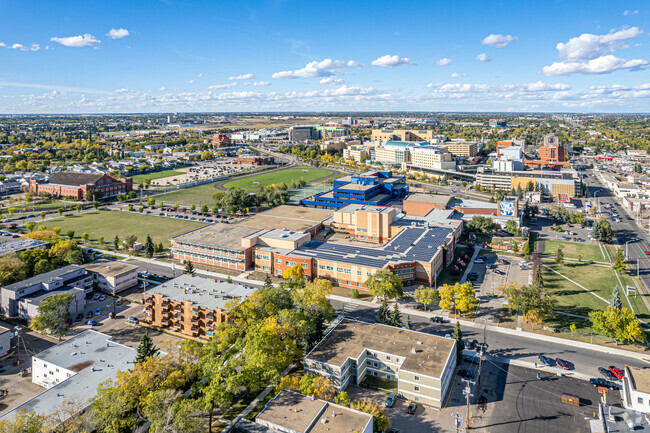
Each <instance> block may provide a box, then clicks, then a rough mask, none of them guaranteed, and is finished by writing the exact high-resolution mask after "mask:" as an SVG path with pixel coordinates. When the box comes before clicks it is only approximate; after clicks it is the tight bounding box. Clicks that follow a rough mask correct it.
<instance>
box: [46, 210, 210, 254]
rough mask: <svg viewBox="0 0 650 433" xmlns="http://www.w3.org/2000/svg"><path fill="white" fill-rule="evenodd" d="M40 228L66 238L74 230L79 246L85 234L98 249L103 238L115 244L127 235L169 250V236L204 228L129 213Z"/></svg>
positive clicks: (65, 219)
mask: <svg viewBox="0 0 650 433" xmlns="http://www.w3.org/2000/svg"><path fill="white" fill-rule="evenodd" d="M40 225H44V226H45V227H46V228H47V229H49V230H51V229H52V228H53V227H61V236H64V237H65V233H66V232H67V231H68V230H74V232H75V240H77V241H78V242H80V243H81V235H82V233H84V232H85V233H88V234H89V235H90V241H89V242H88V245H91V246H98V243H97V238H98V237H99V236H104V239H105V242H106V243H107V244H112V243H113V239H114V238H115V235H118V236H119V238H120V239H121V240H124V238H125V237H126V236H129V235H136V236H137V237H138V242H142V243H144V241H145V240H146V239H147V234H149V235H150V236H151V239H152V240H153V241H154V242H155V243H156V244H158V243H160V242H162V243H163V245H164V246H165V247H169V238H170V237H172V236H175V235H178V234H181V233H183V232H186V231H188V230H192V229H196V228H199V227H203V226H205V224H203V223H199V222H195V221H185V220H178V219H174V218H165V217H158V216H151V215H143V214H140V213H136V212H126V211H114V212H111V211H97V212H87V213H82V214H79V215H72V216H66V217H62V218H56V219H54V220H49V221H46V222H44V223H38V224H37V227H38V226H40Z"/></svg>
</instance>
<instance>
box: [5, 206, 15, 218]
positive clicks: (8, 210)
mask: <svg viewBox="0 0 650 433" xmlns="http://www.w3.org/2000/svg"><path fill="white" fill-rule="evenodd" d="M14 212H16V209H14V208H13V207H10V208H9V209H7V213H8V214H9V216H10V217H12V216H14Z"/></svg>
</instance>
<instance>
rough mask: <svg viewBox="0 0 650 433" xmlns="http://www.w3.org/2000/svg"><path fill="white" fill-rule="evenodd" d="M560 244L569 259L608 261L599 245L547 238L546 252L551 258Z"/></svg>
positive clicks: (545, 243)
mask: <svg viewBox="0 0 650 433" xmlns="http://www.w3.org/2000/svg"><path fill="white" fill-rule="evenodd" d="M559 246H562V250H563V251H564V257H566V258H569V259H578V258H580V256H581V258H582V260H584V261H587V260H592V261H594V262H606V261H607V258H606V257H603V253H602V252H601V250H600V247H599V246H598V245H591V244H584V243H577V242H565V241H558V240H553V239H551V240H547V241H544V254H545V255H546V256H548V257H549V258H554V257H555V253H556V251H557V249H558V247H559Z"/></svg>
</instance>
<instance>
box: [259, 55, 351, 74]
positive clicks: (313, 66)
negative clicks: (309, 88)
mask: <svg viewBox="0 0 650 433" xmlns="http://www.w3.org/2000/svg"><path fill="white" fill-rule="evenodd" d="M344 64H345V63H343V62H342V61H340V60H332V59H325V60H321V61H320V62H316V61H314V62H309V63H307V64H306V65H305V67H304V68H300V69H296V70H295V71H281V72H276V73H274V74H273V75H271V77H273V78H312V77H329V76H330V75H334V72H333V71H332V70H333V69H338V68H342V67H343V65H344Z"/></svg>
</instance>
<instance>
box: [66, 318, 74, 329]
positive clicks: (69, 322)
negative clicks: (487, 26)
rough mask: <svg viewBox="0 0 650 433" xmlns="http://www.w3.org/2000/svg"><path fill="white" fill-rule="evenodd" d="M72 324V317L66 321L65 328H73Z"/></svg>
mask: <svg viewBox="0 0 650 433" xmlns="http://www.w3.org/2000/svg"><path fill="white" fill-rule="evenodd" d="M72 322H73V321H72V317H68V318H67V319H65V326H67V327H70V326H72Z"/></svg>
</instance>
